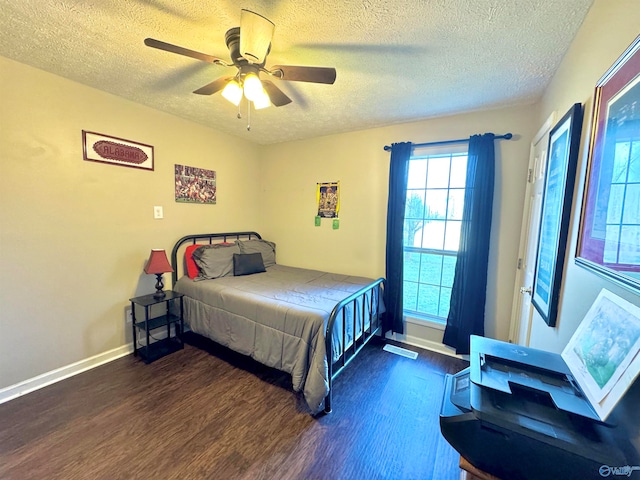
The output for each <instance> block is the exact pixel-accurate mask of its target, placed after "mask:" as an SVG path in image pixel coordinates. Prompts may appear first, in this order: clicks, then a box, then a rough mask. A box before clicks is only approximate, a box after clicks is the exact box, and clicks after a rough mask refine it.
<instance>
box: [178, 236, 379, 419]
mask: <svg viewBox="0 0 640 480" xmlns="http://www.w3.org/2000/svg"><path fill="white" fill-rule="evenodd" d="M253 238H257V239H261V238H262V237H261V236H260V234H259V233H257V232H250V231H247V232H229V233H200V234H194V235H186V236H184V237H182V238H181V239H179V240H178V241H177V242H176V243H175V245H174V246H173V249H172V250H171V266H172V267H173V273H172V274H171V280H172V282H173V285H174V286H175V284H176V282H177V281H178V275H179V271H184V266H181V268H179V265H178V253H179V251H180V248H181V247H182V246H183V245H184V244H186V243H191V244H192V245H195V244H196V243H197V242H198V241H202V240H206V241H207V242H208V243H209V244H213V243H218V242H227V241H228V240H241V239H245V240H250V239H253ZM214 240H216V241H215V242H214ZM384 284H385V280H384V278H378V279H377V280H375V281H374V282H372V283H371V284H369V285H367V286H365V287H363V288H361V289H360V290H358V291H357V292H354V293H353V294H351V295H349V296H348V297H347V298H345V299H344V300H342V301H340V302H339V303H338V304H337V305H336V306H335V307H334V308H333V310H332V311H331V314H330V315H329V319H328V321H327V329H326V331H325V345H326V357H327V365H328V381H329V393H327V396H326V397H325V399H324V412H325V413H330V412H331V403H332V391H333V381H334V379H335V378H336V377H337V376H338V375H339V374H340V372H342V370H344V368H345V367H346V366H347V365H348V364H349V363H350V362H351V361H352V360H353V359H354V358H355V356H356V355H357V354H358V353H359V352H360V351H361V350H362V349H363V348H364V346H365V345H366V344H367V343H369V341H370V340H371V339H372V338H374V337H375V336H376V335H377V334H380V336H383V332H382V320H381V312H380V308H381V304H382V294H383V291H384ZM376 294H377V295H376ZM359 302H360V308H357V305H358V303H359ZM350 304H351V305H353V330H352V332H353V337H354V338H353V340H352V342H351V344H350V345H347V344H346V333H347V328H346V325H347V317H346V308H347V306H349V305H350ZM365 305H368V308H365ZM374 310H375V311H374ZM357 312H359V313H360V314H359V315H357V314H356V313H357ZM367 317H368V318H367ZM338 319H342V332H341V340H342V341H341V343H340V345H341V347H342V349H341V352H340V356H339V357H338V359H337V360H336V361H335V362H332V361H331V359H332V357H333V355H332V351H333V335H332V334H331V333H332V332H333V329H334V328H335V324H336V322H337V321H338ZM367 320H368V321H367ZM367 325H368V328H367ZM358 326H360V331H359V336H358V335H356V332H358V330H357V327H358Z"/></svg>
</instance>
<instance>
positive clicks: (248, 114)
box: [247, 100, 251, 132]
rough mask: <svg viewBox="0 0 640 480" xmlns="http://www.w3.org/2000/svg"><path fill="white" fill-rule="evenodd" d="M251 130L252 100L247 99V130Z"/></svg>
mask: <svg viewBox="0 0 640 480" xmlns="http://www.w3.org/2000/svg"><path fill="white" fill-rule="evenodd" d="M250 131H251V102H250V101H249V100H247V132H250Z"/></svg>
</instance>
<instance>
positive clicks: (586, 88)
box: [531, 0, 640, 352]
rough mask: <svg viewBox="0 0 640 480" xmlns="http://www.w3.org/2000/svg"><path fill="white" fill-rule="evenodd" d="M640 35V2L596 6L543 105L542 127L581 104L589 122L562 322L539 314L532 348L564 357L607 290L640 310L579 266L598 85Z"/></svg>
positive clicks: (638, 300)
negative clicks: (550, 321) (550, 118)
mask: <svg viewBox="0 0 640 480" xmlns="http://www.w3.org/2000/svg"><path fill="white" fill-rule="evenodd" d="M639 34H640V3H638V0H615V1H610V0H596V1H595V2H594V4H593V6H592V7H591V10H590V11H589V14H588V15H587V18H586V19H585V21H584V23H583V25H582V27H581V28H580V30H579V32H578V34H577V36H576V38H575V39H574V41H573V44H572V45H571V48H570V49H569V51H568V52H567V54H566V55H565V58H564V60H563V62H562V64H561V66H560V68H559V69H558V71H557V73H556V75H555V77H554V78H553V81H552V82H551V84H550V85H549V87H548V88H547V90H546V92H545V95H544V97H543V99H542V102H541V109H540V116H539V118H538V123H539V124H540V125H542V123H543V121H544V119H546V118H547V117H548V116H549V114H550V113H551V112H552V111H553V110H556V111H557V113H558V118H560V117H561V116H562V115H564V113H565V112H566V111H567V110H568V109H569V107H570V106H571V105H573V104H574V103H576V102H581V103H582V104H583V105H584V108H585V116H584V126H583V129H582V141H581V148H580V154H579V163H578V175H577V179H576V188H575V194H574V199H573V202H574V208H573V212H572V217H571V229H570V232H569V239H568V242H567V257H566V263H565V276H564V278H563V283H562V289H561V293H560V310H559V313H558V321H557V325H556V327H555V328H550V327H548V326H547V325H546V324H545V323H544V321H543V320H542V318H541V317H540V316H539V315H538V314H537V312H535V314H534V319H533V322H532V330H531V346H533V347H536V348H542V349H544V350H550V351H556V352H561V351H562V350H563V349H564V346H565V345H566V344H567V342H568V341H569V339H570V338H571V335H573V332H574V331H575V329H576V328H577V327H578V325H579V324H580V321H581V320H582V318H583V317H584V315H585V314H586V313H587V311H588V310H589V307H590V306H591V304H592V303H593V301H594V300H595V298H596V297H597V295H598V293H599V292H600V290H601V289H602V288H606V289H608V290H610V291H613V292H614V293H616V294H617V295H620V296H622V297H623V298H625V299H627V300H629V301H630V302H632V303H635V304H636V305H640V296H639V295H638V294H637V293H632V292H630V291H629V290H626V289H624V288H621V287H618V286H616V284H614V283H613V282H611V281H608V280H605V279H603V278H601V277H599V276H597V275H596V274H594V273H591V272H590V271H587V270H585V269H584V268H582V267H579V266H577V265H576V264H575V251H576V245H577V239H578V225H579V220H580V210H581V205H582V194H583V186H584V181H585V175H586V167H587V154H588V142H589V134H590V132H591V110H592V108H593V93H594V89H595V85H596V83H598V80H599V79H600V78H601V77H602V75H603V74H604V73H605V72H606V71H607V70H608V69H609V67H611V66H612V65H613V63H614V62H615V61H616V59H617V58H618V57H619V56H620V55H621V54H622V52H624V50H625V49H626V48H627V47H628V46H629V45H630V44H631V43H632V42H633V40H634V39H635V38H636V37H637V36H638V35H639Z"/></svg>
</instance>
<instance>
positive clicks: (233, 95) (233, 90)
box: [222, 79, 242, 107]
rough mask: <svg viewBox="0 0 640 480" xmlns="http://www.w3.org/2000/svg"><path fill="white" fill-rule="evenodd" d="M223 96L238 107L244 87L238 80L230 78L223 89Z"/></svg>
mask: <svg viewBox="0 0 640 480" xmlns="http://www.w3.org/2000/svg"><path fill="white" fill-rule="evenodd" d="M222 96H223V97H224V98H226V99H227V100H229V101H230V102H231V103H233V104H234V105H235V106H236V107H237V106H238V105H239V104H240V100H242V87H241V86H240V84H239V83H238V81H237V80H235V79H234V80H230V81H229V83H227V85H226V86H225V87H224V89H222Z"/></svg>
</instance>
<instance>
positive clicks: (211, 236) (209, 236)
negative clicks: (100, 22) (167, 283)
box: [171, 232, 262, 285]
mask: <svg viewBox="0 0 640 480" xmlns="http://www.w3.org/2000/svg"><path fill="white" fill-rule="evenodd" d="M252 238H258V239H261V238H262V237H261V236H260V234H259V233H257V232H229V233H196V234H193V235H185V236H184V237H182V238H181V239H180V240H178V241H177V242H176V244H175V245H174V246H173V250H171V266H172V267H173V273H172V274H171V280H172V285H175V284H176V282H177V281H178V267H179V266H180V267H181V269H183V265H184V263H183V262H181V263H180V265H178V251H179V250H180V247H181V246H182V245H184V244H185V243H191V245H195V244H196V243H198V241H202V240H207V242H208V243H209V244H210V245H211V244H213V243H221V242H227V241H229V240H241V239H244V240H251V239H252ZM214 240H215V241H214ZM181 260H182V259H181Z"/></svg>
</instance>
